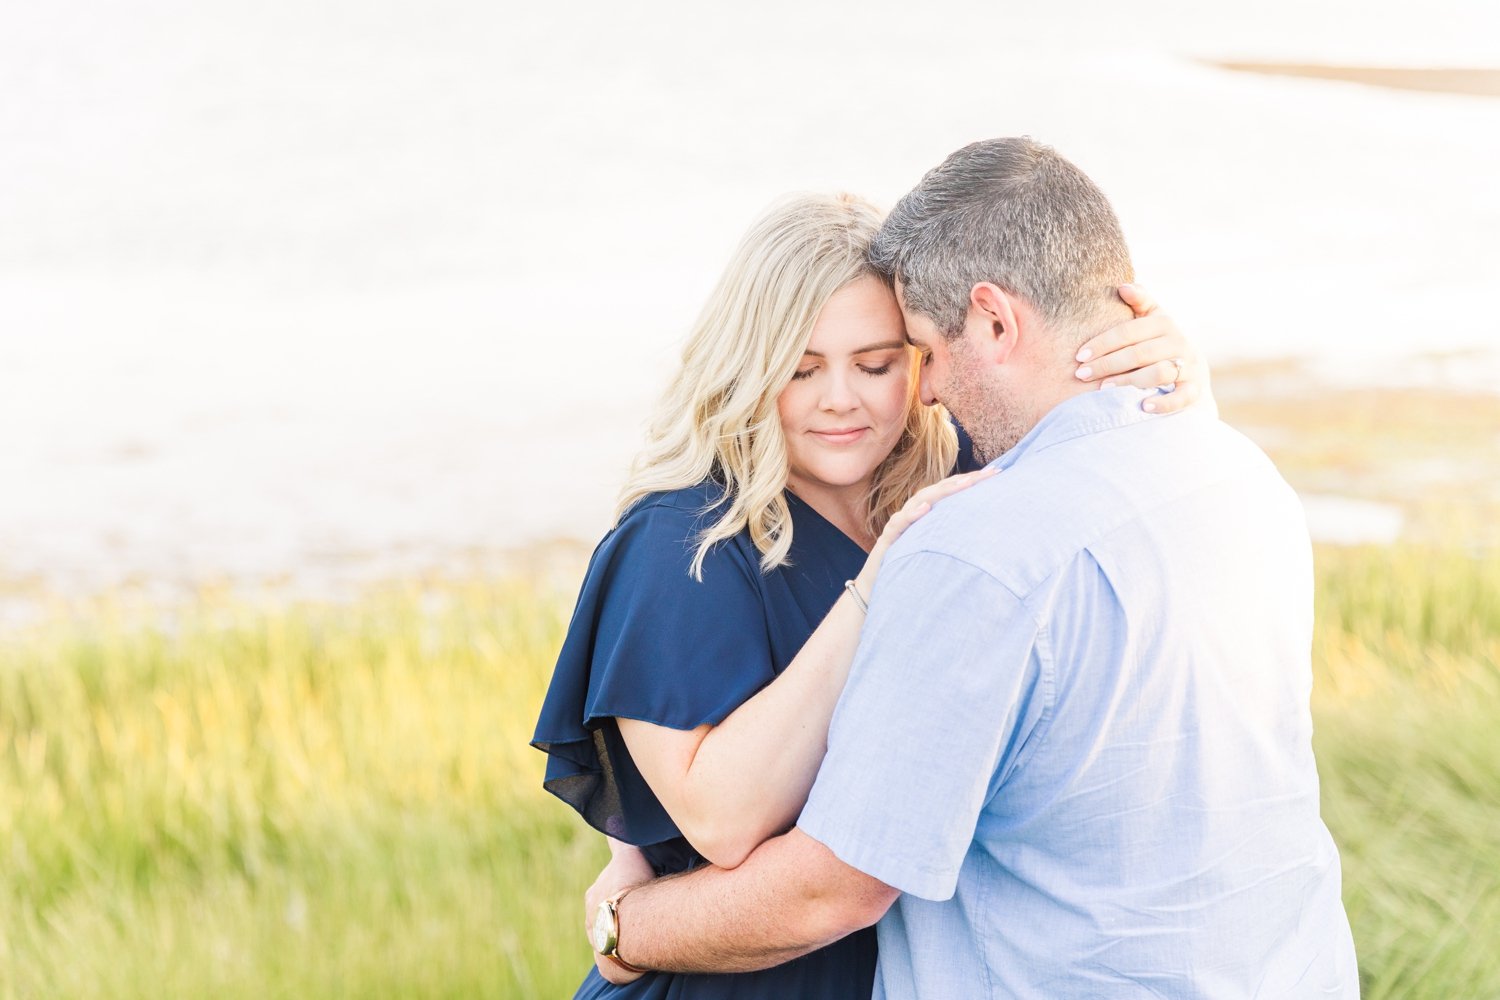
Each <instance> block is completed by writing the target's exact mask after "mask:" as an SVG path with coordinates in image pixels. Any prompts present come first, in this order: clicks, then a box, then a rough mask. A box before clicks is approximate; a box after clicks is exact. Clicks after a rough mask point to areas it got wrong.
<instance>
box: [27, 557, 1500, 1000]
mask: <svg viewBox="0 0 1500 1000" xmlns="http://www.w3.org/2000/svg"><path fill="white" fill-rule="evenodd" d="M1319 602H1320V603H1319V631H1318V636H1317V644H1316V648H1315V655H1316V663H1317V669H1318V686H1317V689H1316V691H1315V703H1314V710H1315V714H1316V721H1317V736H1316V739H1317V749H1318V754H1319V763H1320V768H1321V771H1322V775H1323V788H1324V799H1325V815H1326V817H1327V820H1328V823H1329V825H1330V827H1331V828H1332V829H1333V832H1334V836H1335V838H1336V839H1337V840H1338V842H1339V845H1340V848H1341V851H1342V853H1343V859H1344V873H1345V899H1346V902H1347V905H1348V909H1349V914H1350V917H1351V920H1352V921H1353V923H1354V928H1355V939H1356V945H1357V947H1358V948H1359V952H1360V963H1361V969H1362V976H1363V980H1364V989H1365V995H1366V996H1367V997H1371V998H1381V997H1390V998H1396V997H1401V998H1407V997H1444V998H1446V997H1456V996H1463V997H1473V996H1479V997H1491V996H1500V956H1497V954H1496V953H1495V951H1494V949H1493V948H1492V947H1491V944H1492V938H1493V934H1494V930H1493V929H1494V928H1495V927H1500V840H1497V838H1496V837H1495V836H1494V833H1495V831H1496V830H1497V829H1500V726H1497V722H1500V564H1497V562H1496V561H1494V560H1489V561H1479V560H1476V559H1473V558H1471V557H1468V556H1465V555H1462V554H1460V553H1454V552H1446V551H1439V552H1433V551H1419V550H1373V549H1353V550H1336V549H1328V550H1323V551H1321V552H1320V575H1319ZM569 610H570V609H569V603H568V599H567V598H566V597H565V596H563V595H561V594H559V593H557V592H556V591H554V590H552V589H546V588H544V589H540V590H532V589H530V588H527V587H524V586H520V585H517V584H493V583H490V584H465V583H457V582H451V581H449V582H438V581H430V582H425V583H421V584H412V585H409V586H404V587H396V588H389V589H386V590H382V591H379V592H375V593H372V594H371V595H370V596H369V597H367V598H366V599H364V600H362V601H359V602H356V603H355V604H353V605H348V606H315V605H293V606H280V607H278V606H275V605H266V606H257V605H255V604H252V603H247V602H245V601H243V600H231V599H228V598H225V597H222V596H216V595H211V594H210V595H205V596H204V597H203V598H202V599H201V600H200V601H199V602H197V603H196V604H194V605H193V606H192V607H190V608H186V609H178V610H177V611H175V612H174V614H173V615H172V616H171V617H170V618H163V617H161V616H160V615H158V616H155V617H146V616H143V615H141V614H140V613H139V612H127V611H124V610H120V609H116V608H111V607H109V606H107V605H104V606H98V607H95V608H93V609H91V610H89V611H88V612H87V613H84V614H77V615H74V616H72V617H70V618H67V619H62V618H59V619H58V620H56V621H54V622H52V623H50V624H47V625H44V626H39V627H36V628H34V629H30V630H27V631H26V632H24V633H18V634H12V635H11V636H8V637H6V638H5V639H3V640H0V1000H8V998H13V997H26V998H32V997H37V998H43V997H45V998H49V1000H50V998H54V997H90V998H94V997H102V998H108V997H122V998H123V997H132V998H134V997H141V998H145V997H152V998H156V997H216V998H217V997H230V998H232V997H245V998H250V997H255V998H266V997H297V998H311V997H344V996H357V997H366V996H368V997H518V998H519V997H525V998H533V997H537V998H549V997H558V996H567V995H570V993H571V991H572V989H573V987H574V986H575V985H576V983H577V981H578V978H579V976H580V975H581V974H582V971H583V970H584V969H585V968H586V967H587V965H588V956H587V954H586V952H585V949H584V946H583V944H582V938H581V934H580V923H581V918H582V914H581V905H580V900H581V894H582V891H583V889H584V887H585V886H586V885H587V884H588V882H589V881H590V880H591V879H592V877H593V875H594V873H595V871H596V870H597V868H598V865H599V864H600V863H602V860H603V851H602V845H601V844H600V843H599V842H598V838H597V837H595V836H593V835H592V834H590V833H589V832H588V831H586V830H584V829H583V828H582V827H581V825H580V824H579V823H578V822H576V821H575V820H574V819H573V817H572V816H571V814H570V813H569V812H568V811H567V810H566V809H565V808H564V807H563V806H562V805H561V804H560V803H557V802H555V801H554V800H552V799H550V798H549V797H547V796H545V795H544V793H542V792H541V791H540V789H539V788H538V782H539V778H540V773H541V766H542V758H541V755H540V754H538V753H536V751H534V750H531V749H530V748H529V747H527V746H526V741H527V739H528V737H529V736H530V731H531V725H532V722H533V719H534V716H535V711H536V706H537V705H538V703H539V701H540V698H541V694H542V691H543V689H544V686H545V683H546V678H547V674H548V672H549V670H550V667H551V660H552V657H553V655H554V654H555V650H556V647H557V644H558V641H559V638H560V636H561V633H562V630H563V628H564V626H565V624H566V615H567V613H568V611H569Z"/></svg>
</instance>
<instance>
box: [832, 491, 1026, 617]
mask: <svg viewBox="0 0 1500 1000" xmlns="http://www.w3.org/2000/svg"><path fill="white" fill-rule="evenodd" d="M998 472H999V470H998V469H978V470H976V471H974V472H962V473H959V474H958V475H956V476H949V477H948V478H947V479H941V480H938V481H937V482H935V483H933V484H932V485H931V486H927V487H924V488H923V489H920V490H917V492H915V493H913V494H912V495H911V499H909V500H907V501H906V503H904V504H902V506H901V509H900V510H898V511H896V513H894V514H892V515H891V519H890V520H889V521H887V522H886V525H885V530H884V531H882V532H881V533H880V537H879V538H877V539H875V547H874V548H872V549H870V554H869V555H868V556H867V557H865V565H864V568H863V569H861V570H860V571H859V576H857V577H855V579H854V585H855V586H856V587H858V588H859V592H860V595H861V596H862V597H863V598H864V599H865V601H866V603H868V602H869V599H870V592H871V590H873V589H874V587H875V577H876V575H877V574H878V573H879V572H880V563H881V561H882V560H883V559H884V558H885V554H886V551H887V550H888V549H890V547H891V545H892V544H894V543H895V541H896V539H898V538H900V537H901V536H902V535H903V534H905V533H906V529H907V528H910V527H911V526H912V525H913V524H916V523H917V522H918V521H919V520H921V519H922V516H923V515H924V514H926V513H927V512H928V511H929V510H931V509H932V505H933V504H935V503H937V502H938V501H939V500H941V499H943V497H948V496H952V495H953V494H955V493H957V492H959V491H960V490H966V489H968V488H969V487H970V486H973V485H974V484H975V483H980V482H983V481H984V480H986V479H989V478H990V477H991V476H993V475H995V474H996V473H998Z"/></svg>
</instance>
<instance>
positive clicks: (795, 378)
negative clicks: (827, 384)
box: [792, 361, 891, 382]
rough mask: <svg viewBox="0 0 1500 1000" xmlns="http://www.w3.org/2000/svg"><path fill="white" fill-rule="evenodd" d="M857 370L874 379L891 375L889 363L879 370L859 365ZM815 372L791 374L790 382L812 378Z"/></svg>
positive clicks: (812, 370)
mask: <svg viewBox="0 0 1500 1000" xmlns="http://www.w3.org/2000/svg"><path fill="white" fill-rule="evenodd" d="M859 370H860V371H862V372H864V373H865V374H866V375H871V376H875V377H879V376H881V375H889V374H890V373H891V362H889V361H887V362H886V363H885V364H883V365H881V366H880V367H879V368H865V367H864V366H862V365H861V366H860V369H859ZM815 371H817V369H816V368H809V369H807V371H805V372H792V381H793V382H800V381H802V380H803V379H805V378H812V374H813V372H815Z"/></svg>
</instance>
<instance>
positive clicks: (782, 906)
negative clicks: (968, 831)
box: [619, 829, 896, 972]
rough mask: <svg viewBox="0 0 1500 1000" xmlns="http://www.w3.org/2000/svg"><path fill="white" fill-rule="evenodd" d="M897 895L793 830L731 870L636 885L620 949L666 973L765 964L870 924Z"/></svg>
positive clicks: (625, 906) (623, 910) (623, 911)
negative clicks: (637, 886) (638, 886)
mask: <svg viewBox="0 0 1500 1000" xmlns="http://www.w3.org/2000/svg"><path fill="white" fill-rule="evenodd" d="M895 895H896V893H895V890H892V889H889V888H887V887H886V886H885V885H883V884H882V883H880V882H878V881H876V880H875V879H872V878H870V877H869V876H867V875H864V874H863V873H860V872H857V871H855V870H854V869H852V868H849V867H848V866H847V865H844V864H843V863H842V862H840V861H839V860H838V859H837V858H835V857H834V856H833V855H832V853H831V852H829V851H828V849H827V848H825V847H824V846H823V845H822V844H819V843H818V842H817V841H815V840H813V839H811V838H810V837H808V836H807V835H806V834H803V833H802V832H801V831H800V830H796V829H794V830H792V831H791V832H790V833H788V834H786V835H785V836H781V837H776V838H774V839H772V840H768V841H766V843H764V844H762V845H761V846H760V847H759V848H757V849H756V850H755V852H754V853H753V854H751V855H750V857H749V858H748V859H747V860H746V861H745V863H744V864H742V865H740V866H739V867H738V868H735V869H733V870H732V871H728V870H724V869H721V868H712V867H709V868H701V869H698V870H697V871H694V872H689V873H687V874H685V875H680V876H674V877H671V878H665V879H660V880H658V881H656V882H652V883H649V884H647V885H644V886H641V887H640V888H638V889H636V890H634V891H633V892H631V893H630V894H629V895H627V896H626V897H625V899H624V900H622V901H621V904H620V952H619V953H620V957H621V958H623V959H624V960H625V961H627V962H629V963H630V964H631V965H635V966H639V967H641V968H647V969H658V970H662V971H667V972H748V971H751V970H754V969H766V968H770V967H771V966H773V965H780V964H781V963H783V962H787V961H790V960H791V959H793V958H796V957H798V956H800V955H805V954H807V953H808V952H810V951H814V950H816V949H818V948H821V947H822V946H824V945H826V944H831V943H832V942H834V941H837V940H838V939H839V938H841V937H843V936H844V935H845V934H848V933H849V932H850V931H853V930H857V929H858V928H860V927H866V926H869V925H870V924H872V923H874V922H875V921H876V920H878V919H879V918H880V915H881V914H882V913H884V912H885V910H886V908H887V907H889V906H890V903H891V901H892V900H893V899H894V898H895Z"/></svg>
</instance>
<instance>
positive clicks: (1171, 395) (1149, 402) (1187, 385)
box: [1141, 382, 1203, 413]
mask: <svg viewBox="0 0 1500 1000" xmlns="http://www.w3.org/2000/svg"><path fill="white" fill-rule="evenodd" d="M1202 395H1203V383H1202V382H1183V383H1181V384H1180V385H1178V386H1177V388H1176V389H1174V390H1172V391H1171V392H1164V393H1157V394H1156V395H1154V396H1150V397H1148V398H1146V399H1145V400H1143V401H1142V402H1141V409H1143V410H1146V411H1148V412H1150V413H1176V412H1177V411H1178V410H1184V409H1187V408H1188V407H1189V406H1191V405H1193V403H1195V402H1197V401H1198V399H1199V398H1201V397H1202Z"/></svg>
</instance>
